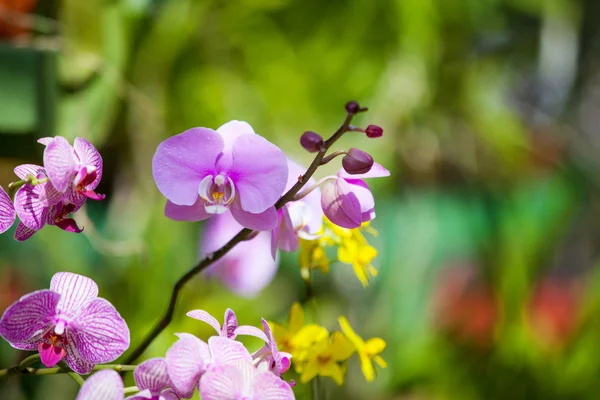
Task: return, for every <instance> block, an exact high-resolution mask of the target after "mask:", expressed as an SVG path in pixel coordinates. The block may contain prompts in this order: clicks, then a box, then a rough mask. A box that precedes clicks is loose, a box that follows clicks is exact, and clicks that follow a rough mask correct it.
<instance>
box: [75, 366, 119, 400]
mask: <svg viewBox="0 0 600 400" xmlns="http://www.w3.org/2000/svg"><path fill="white" fill-rule="evenodd" d="M124 389H125V388H124V387H123V381H122V380H121V377H120V376H119V374H118V373H117V372H116V371H114V370H112V369H103V370H102V371H98V372H96V373H95V374H93V375H92V376H90V377H89V378H88V379H86V381H85V383H84V384H83V385H82V386H81V389H79V393H78V394H77V398H76V399H75V400H123V397H125V396H124V395H123V390H124Z"/></svg>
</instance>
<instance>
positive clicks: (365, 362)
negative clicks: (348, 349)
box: [338, 316, 387, 382]
mask: <svg viewBox="0 0 600 400" xmlns="http://www.w3.org/2000/svg"><path fill="white" fill-rule="evenodd" d="M338 322H339V324H340V327H341V328H342V332H344V335H346V337H347V338H348V340H349V341H350V342H351V343H352V344H353V345H354V347H355V348H356V351H357V352H358V357H359V358H360V367H361V369H362V372H363V374H364V375H365V378H366V379H367V381H368V382H371V381H372V380H373V378H374V369H373V361H375V362H376V363H377V364H378V365H379V366H380V367H381V368H385V367H387V363H386V362H385V361H384V360H383V358H381V356H379V354H381V352H382V351H383V350H384V349H385V341H384V340H383V339H381V338H372V339H369V340H367V341H366V342H365V341H364V340H363V339H362V338H361V337H360V336H358V335H357V334H356V332H354V329H352V327H351V326H350V324H349V323H348V320H347V319H346V318H345V317H343V316H341V317H339V318H338Z"/></svg>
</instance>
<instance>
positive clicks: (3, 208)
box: [0, 186, 16, 233]
mask: <svg viewBox="0 0 600 400" xmlns="http://www.w3.org/2000/svg"><path fill="white" fill-rule="evenodd" d="M15 218H16V212H15V207H14V206H13V203H12V201H11V199H10V196H9V195H8V194H7V193H6V192H5V191H4V189H3V188H2V186H0V233H4V232H6V231H7V230H8V229H9V228H10V227H11V226H13V224H14V223H15Z"/></svg>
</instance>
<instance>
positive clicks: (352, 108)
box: [346, 100, 360, 114]
mask: <svg viewBox="0 0 600 400" xmlns="http://www.w3.org/2000/svg"><path fill="white" fill-rule="evenodd" d="M359 110H360V106H359V105H358V103H357V102H356V101H354V100H352V101H349V102H347V103H346V111H347V112H348V114H356V113H357V112H358V111H359Z"/></svg>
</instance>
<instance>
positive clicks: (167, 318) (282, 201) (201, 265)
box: [125, 108, 367, 364]
mask: <svg viewBox="0 0 600 400" xmlns="http://www.w3.org/2000/svg"><path fill="white" fill-rule="evenodd" d="M365 111H367V109H366V108H361V109H360V110H358V111H357V112H355V113H347V114H346V118H345V119H344V122H343V123H342V125H341V126H340V127H339V128H338V129H337V130H336V131H335V132H334V133H333V135H331V137H330V138H329V139H327V140H326V141H325V142H324V143H323V146H322V147H321V150H319V152H318V153H316V155H315V158H314V159H313V161H312V163H311V164H310V166H309V167H308V169H307V170H306V172H305V173H304V175H302V176H300V177H298V182H296V183H295V184H294V186H292V187H291V188H290V190H288V191H287V192H285V193H284V194H283V196H281V197H280V198H279V200H278V201H277V203H275V208H276V209H277V210H279V209H280V208H281V207H283V206H284V205H286V204H287V203H289V202H290V201H293V199H294V196H295V195H296V194H297V193H298V192H299V191H300V190H301V189H302V188H303V187H304V185H305V184H306V183H307V182H308V180H309V179H310V178H311V177H312V176H313V175H314V173H315V171H316V170H317V168H319V166H320V165H321V161H322V160H323V158H324V157H325V155H326V154H327V151H329V148H330V147H331V146H332V145H333V144H334V143H335V142H336V141H337V140H338V139H339V138H341V137H342V135H343V134H344V133H346V132H348V131H349V127H350V122H352V119H353V118H354V116H355V115H356V114H357V113H360V112H365ZM251 233H252V230H251V229H248V228H244V229H242V230H241V231H239V232H238V233H237V235H235V236H234V237H233V238H232V239H231V240H230V241H229V242H227V243H225V245H223V247H221V248H220V249H219V250H217V251H215V252H214V253H212V254H209V255H208V256H206V257H205V258H204V259H202V260H200V261H199V262H198V264H196V265H195V266H194V267H192V268H191V269H190V270H189V271H188V272H186V273H185V274H184V275H183V276H182V277H181V278H179V280H177V282H175V286H173V290H172V291H171V298H170V300H169V304H168V306H167V310H166V311H165V313H164V314H163V316H162V317H161V319H160V320H159V321H158V322H157V323H156V325H155V326H154V328H153V329H152V330H151V331H150V333H148V335H146V337H145V338H144V339H143V340H142V342H141V343H140V344H138V345H137V347H135V348H134V349H133V350H132V351H131V352H130V353H129V354H128V356H127V357H126V359H125V364H131V363H133V362H134V361H135V360H137V359H138V358H139V357H140V356H141V355H142V354H143V353H144V351H146V349H147V348H148V347H149V346H150V344H151V343H152V342H153V341H154V339H156V337H157V336H158V335H160V334H161V332H162V331H163V330H165V328H166V327H167V326H168V325H169V324H170V323H171V320H172V319H173V314H174V313H175V306H176V305H177V300H178V299H179V293H180V292H181V289H183V287H184V286H185V284H186V283H187V282H189V281H190V280H191V279H192V278H193V277H195V276H196V275H198V274H199V273H200V272H202V271H203V270H205V269H206V268H208V267H209V266H210V265H212V264H213V263H214V262H215V261H217V260H219V259H221V258H222V257H223V256H224V255H225V254H227V253H228V252H229V251H230V250H231V249H232V248H233V247H235V245H237V244H238V243H240V242H243V241H244V240H246V239H248V236H250V234H251Z"/></svg>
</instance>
